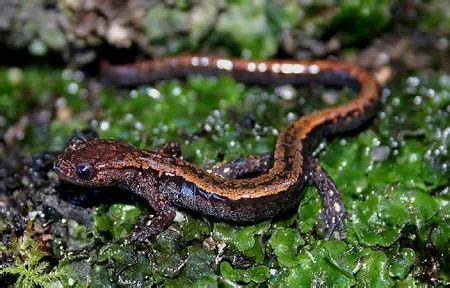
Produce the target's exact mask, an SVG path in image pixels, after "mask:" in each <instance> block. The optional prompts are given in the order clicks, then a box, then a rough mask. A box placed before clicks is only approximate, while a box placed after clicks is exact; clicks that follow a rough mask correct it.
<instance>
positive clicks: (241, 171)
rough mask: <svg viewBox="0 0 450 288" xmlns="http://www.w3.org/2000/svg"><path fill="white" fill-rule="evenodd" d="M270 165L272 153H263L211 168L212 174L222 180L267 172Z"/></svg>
mask: <svg viewBox="0 0 450 288" xmlns="http://www.w3.org/2000/svg"><path fill="white" fill-rule="evenodd" d="M272 164H273V153H265V154H260V155H252V156H249V157H247V158H243V159H236V160H233V161H230V162H222V163H219V164H217V165H215V166H214V167H213V168H212V172H213V173H214V174H216V175H219V176H222V177H224V178H230V179H237V178H244V177H245V176H249V175H252V174H262V173H264V172H267V171H268V170H269V169H270V167H272Z"/></svg>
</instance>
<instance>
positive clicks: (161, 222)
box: [130, 197, 176, 242]
mask: <svg viewBox="0 0 450 288" xmlns="http://www.w3.org/2000/svg"><path fill="white" fill-rule="evenodd" d="M147 200H148V201H149V203H150V205H151V206H152V207H153V209H154V210H155V213H156V216H155V218H153V219H152V220H151V222H150V225H148V226H146V225H141V226H138V227H137V229H136V231H135V232H133V234H132V235H131V239H130V240H131V241H132V242H134V241H139V242H144V241H145V240H147V239H148V238H150V237H151V236H153V235H157V234H159V233H161V232H162V231H164V230H165V229H166V228H167V227H169V225H170V224H171V223H172V222H173V220H174V219H175V215H176V209H175V208H174V207H173V206H172V205H171V204H170V203H169V202H168V201H167V200H165V199H164V198H162V197H158V198H156V199H153V198H150V199H147Z"/></svg>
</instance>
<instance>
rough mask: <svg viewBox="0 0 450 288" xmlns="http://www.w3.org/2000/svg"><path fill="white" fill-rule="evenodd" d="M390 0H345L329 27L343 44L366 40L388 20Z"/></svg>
mask: <svg viewBox="0 0 450 288" xmlns="http://www.w3.org/2000/svg"><path fill="white" fill-rule="evenodd" d="M392 2H393V1H391V0H382V1H377V0H345V1H342V3H341V5H340V7H339V12H338V13H337V14H336V16H335V17H334V19H333V20H332V21H331V23H330V29H331V30H333V31H336V33H338V34H339V35H340V36H341V39H342V41H343V42H344V43H345V44H356V43H358V42H361V41H367V40H369V39H371V38H372V37H373V36H375V35H376V34H378V33H380V32H381V31H382V29H383V28H385V27H386V25H387V24H388V23H389V21H390V17H391V15H390V11H389V9H390V7H391V5H392Z"/></svg>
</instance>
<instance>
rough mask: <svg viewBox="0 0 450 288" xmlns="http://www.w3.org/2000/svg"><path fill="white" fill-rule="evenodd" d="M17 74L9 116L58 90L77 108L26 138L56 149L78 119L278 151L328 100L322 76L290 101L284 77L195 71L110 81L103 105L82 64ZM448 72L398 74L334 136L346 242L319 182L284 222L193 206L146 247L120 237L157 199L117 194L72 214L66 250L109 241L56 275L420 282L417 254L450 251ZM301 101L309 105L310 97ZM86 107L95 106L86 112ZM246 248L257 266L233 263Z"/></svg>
mask: <svg viewBox="0 0 450 288" xmlns="http://www.w3.org/2000/svg"><path fill="white" fill-rule="evenodd" d="M17 72H18V71H17V70H14V71H11V70H0V76H1V77H0V82H1V81H3V82H1V83H3V84H4V85H1V86H0V87H2V88H1V89H2V91H1V93H0V95H1V94H4V95H13V96H14V97H3V98H0V99H1V101H0V106H1V107H8V108H7V109H6V108H2V109H5V111H7V113H5V114H4V115H5V116H4V117H5V119H7V120H6V121H7V123H8V124H11V123H15V122H16V121H17V120H18V119H19V118H20V117H21V115H22V112H23V111H27V110H29V109H30V107H31V106H32V105H33V107H37V108H38V109H39V108H40V107H41V108H42V107H47V106H46V105H48V104H47V103H50V102H51V101H52V99H54V96H52V95H55V94H56V95H58V96H57V97H56V98H57V99H58V98H59V99H64V101H63V102H64V103H65V104H64V105H66V106H65V107H66V108H68V109H70V110H71V111H72V116H71V117H72V118H71V120H70V121H59V120H57V121H54V122H52V123H51V124H50V128H49V129H48V130H47V133H48V134H47V135H49V136H48V137H47V138H46V142H44V141H40V140H33V141H31V138H33V136H32V135H34V134H30V135H27V136H26V139H25V141H24V142H23V143H21V145H23V146H24V147H29V148H28V149H30V150H37V151H39V149H41V150H42V149H43V148H42V147H43V146H42V145H43V143H46V146H45V147H47V148H48V147H58V148H61V147H63V144H64V142H65V141H66V140H67V138H68V137H69V135H70V134H71V133H73V131H74V130H76V129H78V128H79V129H81V128H89V127H90V128H94V129H95V130H96V131H98V132H99V134H100V136H101V137H104V138H107V137H108V138H109V137H111V138H116V139H122V140H125V141H128V142H130V143H133V144H135V145H138V146H140V147H154V146H156V145H159V144H161V143H163V142H166V141H167V140H178V141H182V144H183V155H185V157H186V158H187V159H188V160H189V161H193V162H195V163H197V164H199V165H203V166H206V167H208V166H211V165H212V163H215V162H217V161H221V160H222V159H235V158H237V157H240V156H243V155H248V154H252V153H262V152H266V151H271V150H272V147H273V143H274V140H275V138H276V134H277V133H278V132H279V131H280V129H282V128H283V127H284V126H285V125H286V124H287V123H288V122H289V121H290V120H291V119H293V118H295V117H298V116H299V115H302V114H306V113H310V112H311V110H313V109H320V107H323V106H324V103H323V100H322V99H321V97H320V95H321V93H322V92H323V89H321V88H319V87H318V88H317V89H314V91H312V92H311V94H312V97H308V96H307V91H308V90H307V89H297V90H295V95H294V97H293V98H292V99H285V98H283V97H280V91H279V89H277V90H276V91H275V90H274V89H272V88H259V87H251V86H245V85H242V84H239V83H236V81H234V80H233V79H230V78H228V77H220V78H218V79H209V78H205V77H191V78H189V79H188V80H187V81H186V82H180V81H165V82H161V83H158V84H156V85H155V86H154V87H140V88H138V89H136V90H133V91H131V92H130V91H126V90H101V91H100V92H99V96H98V98H96V100H97V101H96V102H95V103H96V105H97V106H96V108H95V109H97V111H99V113H97V114H95V113H92V112H93V110H92V108H90V105H89V104H90V103H89V102H88V101H87V100H86V99H85V98H83V92H81V91H82V90H83V89H84V88H83V83H82V82H78V81H75V80H74V77H75V76H74V75H75V74H76V73H74V72H69V71H65V72H64V73H61V72H58V71H53V70H45V69H44V70H41V71H39V70H36V69H30V70H28V69H25V70H23V71H22V70H20V72H19V73H17ZM40 73H42V75H41V74H40ZM17 75H19V76H17ZM68 75H69V76H70V77H69V76H68ZM52 77H53V79H52V81H50V78H52ZM11 79H13V80H11ZM37 79H39V81H38V80H37ZM449 79H450V78H449V76H446V75H438V74H422V75H409V76H408V77H405V78H401V79H400V80H398V81H397V83H396V84H394V85H393V88H392V91H391V92H390V94H389V95H387V94H386V93H385V94H386V95H385V96H384V97H383V101H382V102H383V103H382V107H381V109H380V111H381V112H380V113H379V115H378V117H377V118H376V119H375V120H374V121H373V122H372V123H371V125H369V126H368V127H366V128H365V129H364V130H363V131H361V132H358V133H357V134H355V135H353V136H346V137H340V138H337V139H334V140H331V141H329V143H328V144H327V146H326V147H325V148H324V149H323V151H322V152H321V153H319V159H320V162H321V163H322V164H323V166H324V167H325V168H326V169H327V171H328V172H329V174H330V175H331V176H332V177H333V179H335V181H336V182H337V185H338V187H339V189H340V190H341V191H342V192H343V194H344V202H345V206H346V208H347V210H348V213H349V217H350V218H349V220H348V221H347V222H346V235H347V237H346V239H345V240H343V241H338V240H330V241H324V240H321V239H322V236H321V232H320V229H318V227H319V226H318V225H320V222H321V220H320V217H319V213H320V209H321V205H322V204H321V201H320V199H319V197H318V194H317V191H316V189H315V188H312V187H310V188H308V189H307V190H306V191H305V192H304V193H305V194H304V196H303V198H302V200H301V203H300V205H299V209H298V213H296V214H295V215H293V216H291V217H288V218H286V219H282V220H277V221H273V222H263V223H258V224H256V225H249V226H242V227H241V226H233V225H230V224H225V223H221V222H216V221H213V220H211V222H210V223H211V224H208V222H207V221H206V220H203V219H197V218H192V217H191V216H190V215H187V216H186V217H185V218H186V219H184V220H182V221H181V222H178V223H175V224H173V225H172V226H171V227H170V228H169V229H168V230H166V231H164V232H163V233H162V234H160V235H159V236H157V237H154V238H152V239H151V241H150V243H148V244H145V247H144V248H143V250H144V251H149V252H148V253H146V254H145V255H142V254H140V253H137V252H135V249H136V246H135V245H132V244H128V245H120V244H118V243H119V242H120V238H121V237H124V236H126V235H128V234H129V233H130V231H131V230H132V229H133V225H134V224H135V223H136V221H137V219H138V217H139V216H140V215H141V209H147V207H141V206H139V205H138V204H133V205H130V204H128V205H124V204H114V205H111V206H109V207H107V206H101V207H100V208H97V210H96V212H95V214H94V228H95V229H94V230H93V229H92V228H88V227H85V226H82V225H79V224H77V223H75V222H73V221H68V222H67V227H68V229H69V232H70V233H69V238H70V239H63V244H65V245H66V246H67V247H68V248H77V249H78V248H84V249H88V250H89V249H90V247H91V245H93V244H96V245H98V246H96V247H97V248H96V249H92V250H91V251H90V252H89V253H90V254H89V259H91V260H90V261H89V262H88V261H86V260H80V259H77V260H71V261H68V260H67V259H63V260H62V261H61V262H60V265H58V267H57V268H56V271H59V269H67V270H66V271H68V272H67V277H66V278H64V279H62V280H59V281H62V283H69V282H71V283H72V282H75V283H77V285H78V284H80V285H83V283H87V282H86V281H89V283H91V284H92V285H94V286H95V285H112V283H115V282H120V281H124V282H120V283H134V284H136V285H138V284H142V285H164V284H165V285H167V286H169V287H179V286H195V285H197V286H204V287H216V286H217V285H236V283H237V284H247V285H257V283H265V284H266V283H268V285H273V286H284V287H288V286H289V287H298V286H311V285H325V286H326V285H329V284H331V283H339V285H342V286H350V285H356V286H358V285H361V286H363V285H367V286H371V285H380V286H388V285H394V284H395V285H397V286H399V287H401V286H408V285H413V284H414V285H421V284H423V283H422V281H423V280H421V279H422V278H421V276H420V275H423V274H422V273H423V270H422V269H424V268H422V267H421V266H419V265H416V263H421V261H424V259H427V257H428V255H427V253H426V252H425V251H426V250H425V245H426V243H429V242H431V243H432V244H433V245H434V246H435V247H436V250H437V254H438V255H443V257H444V258H445V257H450V251H449V248H448V247H449V246H448V243H449V241H450V239H449V237H450V236H449V235H450V230H449V228H448V227H449V226H448V221H449V219H450V207H449V203H450V202H449V201H450V196H449V190H448V188H446V187H447V186H448V179H449V170H448V163H449V157H448V152H447V151H448V143H449V141H448V133H447V132H445V131H447V130H448V123H449V114H448V111H447V110H446V109H447V108H446V107H448V105H449V103H450V94H449V93H448V91H450V81H449ZM71 83H76V87H75V85H73V84H72V86H71V89H68V86H69V85H70V84H71ZM31 87H32V88H33V89H31ZM77 87H78V88H77ZM75 88H77V89H75ZM52 89H53V90H54V91H57V92H53V93H52V92H51V91H52ZM69 90H70V91H71V93H69V92H68V91H69ZM29 91H31V92H29ZM74 92H76V93H74ZM27 93H32V94H31V95H33V97H32V98H33V99H35V100H34V102H33V103H29V102H27V101H24V100H25V99H28V98H26V97H25V95H28V94H27ZM342 96H343V99H342V100H341V99H339V102H341V101H343V102H345V99H348V97H349V96H350V93H348V92H343V93H342ZM5 99H6V100H5ZM304 100H307V103H308V105H302V104H299V103H303V101H304ZM14 107H17V109H16V110H17V111H15V110H14V109H13V108H14ZM9 109H11V111H10V110H9ZM21 111H22V112H21ZM86 115H97V116H95V117H94V116H88V117H87V118H83V117H86ZM82 116H83V117H82ZM33 125H34V124H31V126H30V129H31V131H32V129H33V127H34V126H33ZM446 129H447V130H446ZM380 153H381V154H385V155H384V156H383V155H382V156H380ZM386 153H387V154H386ZM410 227H416V228H417V232H414V235H411V236H409V237H412V238H413V239H414V245H413V246H412V245H411V246H410V245H409V244H408V241H404V240H403V241H398V240H399V239H400V237H402V236H404V235H405V233H409V232H407V231H409V229H410ZM405 231H406V232H405ZM96 232H101V233H100V234H101V235H102V236H104V235H105V234H106V235H108V234H110V235H111V236H112V237H113V238H114V239H115V240H117V241H119V242H117V243H115V244H105V242H106V243H107V242H109V241H108V240H107V239H108V238H104V237H100V235H98V234H99V233H96ZM118 239H119V240H118ZM403 239H404V238H403ZM242 257H244V258H245V259H246V261H248V263H247V264H248V265H247V266H245V267H242V266H240V265H238V264H235V263H234V262H232V259H235V258H242ZM111 263H113V264H112V266H111ZM79 267H86V268H85V269H80V268H79ZM440 267H442V268H441V270H440V272H439V277H440V279H443V280H445V281H447V280H448V279H449V276H448V275H449V274H448V273H449V272H448V271H449V268H448V265H446V264H445V263H442V265H441V266H440ZM69 279H70V281H69ZM84 279H88V280H84ZM133 281H134V282H133ZM265 284H263V285H265ZM123 285H126V284H123Z"/></svg>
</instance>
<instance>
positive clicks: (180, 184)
mask: <svg viewBox="0 0 450 288" xmlns="http://www.w3.org/2000/svg"><path fill="white" fill-rule="evenodd" d="M190 74H202V75H212V76H216V75H220V74H227V75H231V76H232V77H234V78H235V79H236V80H237V81H242V82H245V83H252V84H259V85H283V84H291V85H304V84H309V83H319V84H321V85H331V86H348V87H350V88H351V89H353V90H355V92H356V93H355V94H356V96H355V97H354V98H353V99H352V100H350V101H348V102H347V103H345V104H343V105H340V106H335V107H331V108H326V109H323V110H319V111H315V112H313V113H311V114H309V115H305V116H303V117H301V118H299V119H298V120H296V121H294V122H292V123H290V124H289V125H288V126H287V127H286V128H285V129H284V130H283V131H282V132H281V133H280V134H279V135H278V138H277V140H276V144H275V148H274V151H273V153H267V154H262V155H255V156H251V157H249V158H247V159H238V160H235V161H231V162H228V163H221V164H219V165H217V166H216V167H214V169H212V171H207V170H205V169H202V168H201V167H197V166H195V165H193V164H192V163H190V162H188V161H186V160H184V159H182V157H180V155H181V151H180V147H179V145H178V144H177V143H174V142H171V143H167V144H166V145H163V146H161V147H159V148H157V149H156V150H144V149H139V148H136V147H134V146H131V145H129V144H127V143H124V142H120V141H116V140H105V139H93V140H89V141H88V140H84V139H81V138H73V139H71V140H70V142H69V144H68V146H67V148H66V149H65V151H63V152H62V153H61V154H60V155H59V156H58V157H57V159H56V160H55V162H54V169H55V171H56V172H57V174H58V175H59V177H60V178H61V179H62V180H63V181H67V182H70V183H73V184H76V185H82V186H118V187H121V188H123V189H126V190H129V191H131V192H133V193H135V194H137V195H139V196H140V197H142V198H144V199H145V200H147V201H148V203H149V204H150V206H151V207H152V208H153V209H154V210H155V213H156V216H155V217H154V218H153V220H152V221H151V223H150V224H149V225H147V226H145V227H143V228H142V229H140V230H139V231H136V232H134V233H133V234H132V237H131V238H132V240H139V241H144V240H145V239H147V238H148V237H150V236H152V235H156V234H158V233H160V232H161V231H163V230H164V229H166V228H167V227H168V226H169V225H170V223H171V222H172V221H173V219H174V218H175V215H176V211H177V209H178V208H180V207H181V208H184V209H187V210H192V211H194V212H197V213H200V214H202V215H206V216H212V217H214V218H218V219H221V220H225V221H232V222H239V223H252V222H257V221H262V220H266V219H271V218H273V217H275V216H277V215H280V214H283V213H286V212H287V211H289V210H292V209H294V208H295V207H298V205H299V201H300V199H301V196H302V191H303V190H304V189H305V187H306V186H307V185H310V184H313V185H315V186H316V187H317V189H318V191H319V194H320V196H321V198H322V202H323V208H322V212H321V216H322V219H323V227H322V229H323V230H324V234H325V235H324V237H325V238H326V239H328V238H329V237H331V236H333V235H334V236H335V237H336V238H343V237H345V232H344V222H345V218H346V210H345V207H344V204H343V201H342V196H341V193H340V192H339V190H338V188H337V187H336V185H335V184H334V182H333V180H332V179H331V178H330V177H329V176H328V174H327V173H326V171H325V170H324V169H323V168H322V167H321V166H320V164H319V163H318V161H317V160H316V159H314V157H313V156H312V152H313V150H314V149H315V148H316V146H317V145H318V143H319V142H320V141H322V140H323V139H324V137H329V136H332V135H335V134H337V133H341V132H345V131H349V130H353V129H355V128H357V127H360V126H361V125H362V124H363V123H365V122H367V121H368V120H369V119H370V118H372V117H373V116H374V114H375V112H376V110H377V106H378V102H379V97H380V96H379V88H378V85H377V83H376V81H375V79H374V78H373V76H372V75H371V74H370V73H368V72H366V71H365V70H364V69H362V68H360V67H358V66H356V65H353V64H350V63H346V62H341V61H331V60H315V61H304V60H271V61H251V60H244V59H228V58H223V57H215V56H196V55H181V56H173V57H166V58H161V59H156V60H147V61H143V62H138V63H133V64H122V65H107V66H105V67H104V68H103V75H104V77H106V79H107V80H108V81H110V82H113V83H115V84H118V85H125V86H130V85H131V86H132V85H139V84H143V83H150V82H155V81H158V80H163V79H170V78H184V77H186V76H188V75H190ZM335 232H337V233H335Z"/></svg>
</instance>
